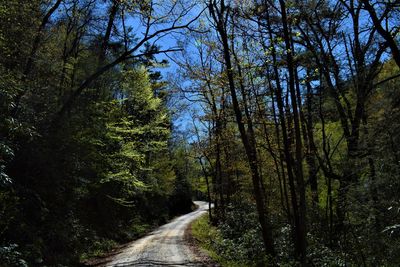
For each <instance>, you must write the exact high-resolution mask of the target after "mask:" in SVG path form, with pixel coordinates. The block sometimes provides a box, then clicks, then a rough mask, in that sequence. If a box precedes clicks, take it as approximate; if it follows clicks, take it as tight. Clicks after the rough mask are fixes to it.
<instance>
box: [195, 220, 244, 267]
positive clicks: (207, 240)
mask: <svg viewBox="0 0 400 267" xmlns="http://www.w3.org/2000/svg"><path fill="white" fill-rule="evenodd" d="M192 235H193V238H194V239H195V240H196V241H197V243H198V245H199V246H200V247H201V248H202V249H203V250H205V251H206V252H207V254H208V256H209V257H210V258H211V259H212V260H213V261H215V262H217V263H219V264H220V265H221V267H244V266H251V265H248V264H246V263H243V262H236V261H233V260H231V259H228V258H226V257H224V256H223V253H220V252H218V251H217V248H218V244H220V243H221V242H223V238H222V236H221V234H220V233H219V232H218V230H217V228H216V227H214V226H211V225H210V223H209V220H208V215H203V216H201V217H200V218H199V219H197V220H196V221H194V222H193V223H192Z"/></svg>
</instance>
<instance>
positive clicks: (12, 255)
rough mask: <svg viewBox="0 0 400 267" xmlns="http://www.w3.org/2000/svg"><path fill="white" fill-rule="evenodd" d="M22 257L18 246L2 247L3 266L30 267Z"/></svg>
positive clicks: (0, 249)
mask: <svg viewBox="0 0 400 267" xmlns="http://www.w3.org/2000/svg"><path fill="white" fill-rule="evenodd" d="M21 257H22V255H21V253H20V252H18V245H16V244H10V245H8V246H1V247H0V261H1V264H2V265H1V266H4V267H28V264H27V263H26V261H25V260H23V259H22V258H21Z"/></svg>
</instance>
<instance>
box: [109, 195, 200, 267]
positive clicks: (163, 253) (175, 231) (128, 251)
mask: <svg viewBox="0 0 400 267" xmlns="http://www.w3.org/2000/svg"><path fill="white" fill-rule="evenodd" d="M195 203H196V204H197V205H198V206H199V208H198V209H197V210H195V211H193V212H191V213H188V214H186V215H183V216H180V217H177V218H175V219H174V220H172V221H171V222H170V223H168V224H165V225H163V226H161V227H160V228H158V229H157V230H155V231H153V232H151V233H150V234H148V235H147V236H145V237H143V238H141V239H139V240H137V241H135V242H132V243H131V244H130V245H129V246H127V247H125V248H124V249H123V250H122V251H121V252H120V253H119V254H117V255H115V256H113V258H112V260H111V261H109V262H108V263H106V264H105V265H103V266H107V267H109V266H110V267H111V266H114V267H121V266H204V264H202V263H201V261H200V260H199V258H198V257H197V256H196V255H194V253H193V252H192V251H191V249H190V248H189V247H188V246H187V244H186V242H185V241H184V233H185V230H186V228H187V227H188V226H189V224H190V223H191V222H192V221H193V220H195V219H197V218H198V217H200V216H201V215H203V214H205V213H206V212H207V210H208V203H207V202H202V201H195Z"/></svg>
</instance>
